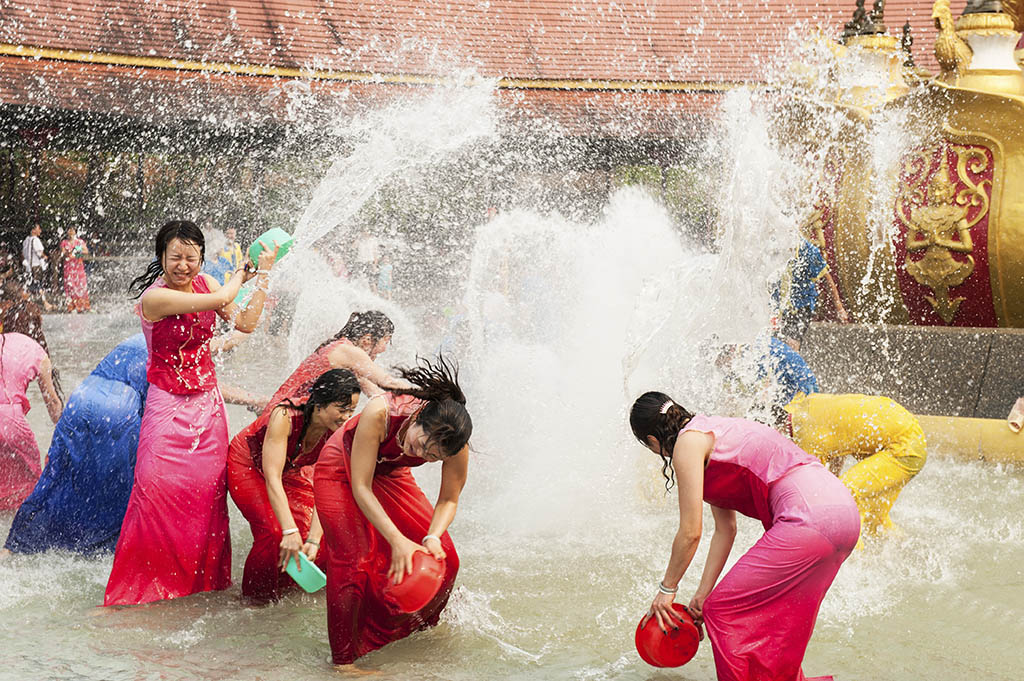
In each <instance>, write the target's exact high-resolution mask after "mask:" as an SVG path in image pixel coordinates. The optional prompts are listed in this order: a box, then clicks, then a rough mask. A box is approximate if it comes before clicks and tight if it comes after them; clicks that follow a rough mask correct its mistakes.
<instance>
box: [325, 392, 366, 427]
mask: <svg viewBox="0 0 1024 681" xmlns="http://www.w3.org/2000/svg"><path fill="white" fill-rule="evenodd" d="M357 404H359V393H354V394H353V395H352V397H351V399H349V401H348V402H347V403H346V402H331V403H330V404H328V405H326V406H323V407H318V408H317V415H318V416H319V417H320V423H321V424H322V425H324V426H326V428H327V430H329V431H331V432H332V433H333V432H334V431H336V430H337V429H338V428H341V427H342V426H343V425H345V421H348V420H349V419H350V418H352V414H354V413H355V411H356V405H357Z"/></svg>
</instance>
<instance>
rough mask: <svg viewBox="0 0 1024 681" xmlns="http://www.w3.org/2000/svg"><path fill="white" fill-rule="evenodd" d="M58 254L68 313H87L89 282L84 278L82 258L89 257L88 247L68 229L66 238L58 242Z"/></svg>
mask: <svg viewBox="0 0 1024 681" xmlns="http://www.w3.org/2000/svg"><path fill="white" fill-rule="evenodd" d="M60 252H61V256H62V257H63V258H64V297H65V298H66V299H67V302H68V312H88V311H89V282H88V280H87V279H86V278H85V264H84V258H85V256H87V255H89V247H88V246H86V245H85V241H83V240H82V239H80V238H79V237H78V230H76V229H75V228H74V227H69V228H68V238H67V239H64V240H63V241H61V242H60Z"/></svg>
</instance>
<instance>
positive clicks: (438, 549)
mask: <svg viewBox="0 0 1024 681" xmlns="http://www.w3.org/2000/svg"><path fill="white" fill-rule="evenodd" d="M423 548H425V549H426V550H427V551H428V552H429V553H430V555H432V556H433V557H434V558H436V559H438V560H444V559H445V558H447V557H448V554H447V553H445V552H444V548H443V547H442V546H441V540H440V539H438V538H437V537H434V536H432V535H428V536H426V537H424V538H423Z"/></svg>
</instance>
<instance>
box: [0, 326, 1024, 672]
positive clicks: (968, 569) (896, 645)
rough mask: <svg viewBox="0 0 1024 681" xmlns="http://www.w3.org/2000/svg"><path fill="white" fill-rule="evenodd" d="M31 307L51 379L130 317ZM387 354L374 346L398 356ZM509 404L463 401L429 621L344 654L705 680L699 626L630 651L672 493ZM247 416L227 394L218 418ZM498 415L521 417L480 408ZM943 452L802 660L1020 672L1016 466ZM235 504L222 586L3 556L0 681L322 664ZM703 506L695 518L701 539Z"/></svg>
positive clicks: (688, 587) (645, 472)
mask: <svg viewBox="0 0 1024 681" xmlns="http://www.w3.org/2000/svg"><path fill="white" fill-rule="evenodd" d="M45 319H46V332H47V336H48V340H49V342H50V345H51V347H52V353H53V357H54V361H55V363H56V365H57V366H58V367H60V369H61V370H62V372H63V380H64V386H65V390H66V391H68V392H70V390H71V389H72V388H73V387H74V386H75V385H76V384H77V383H78V382H79V381H80V380H81V379H82V378H83V377H84V376H85V375H86V374H87V373H88V371H89V370H90V369H91V368H92V367H93V366H94V365H95V363H96V362H97V361H98V360H99V359H100V358H101V357H102V356H103V355H104V354H105V353H106V352H107V351H109V349H110V348H111V347H112V346H113V344H114V343H115V342H117V340H119V339H121V338H123V337H126V336H128V335H130V334H132V333H134V332H135V331H136V329H137V326H136V322H135V321H134V320H133V319H132V318H131V317H130V316H129V315H128V314H127V313H126V312H124V311H123V310H122V311H119V312H111V313H105V314H91V315H78V316H67V315H49V316H47V317H46V318H45ZM283 343H284V341H283V339H275V338H273V337H269V336H265V335H263V333H262V332H260V333H258V334H257V335H256V337H255V338H253V339H252V341H250V342H249V344H248V345H247V346H242V347H241V348H239V349H238V350H237V351H235V353H234V354H233V355H232V356H229V357H227V358H226V359H225V360H224V362H223V365H222V367H221V377H222V380H223V381H230V382H233V383H236V384H240V385H243V386H244V387H246V388H250V389H253V390H258V391H264V392H269V391H270V390H271V389H272V388H273V387H276V385H277V383H278V382H279V381H280V379H281V378H283V376H284V373H285V369H286V367H285V366H284V365H283V363H282V362H280V361H277V360H275V359H273V353H271V352H268V349H271V350H275V349H276V350H279V351H280V350H281V347H282V344H283ZM282 352H283V351H282ZM390 354H392V353H388V355H390ZM388 355H385V356H384V360H385V363H390V362H389V361H388V360H389V359H391V360H393V359H394V358H390V357H388ZM403 359H404V358H403ZM30 398H31V400H32V403H33V405H34V408H33V410H32V412H31V413H30V415H29V416H30V421H31V423H32V425H33V427H34V428H35V430H36V433H37V435H38V439H39V442H40V445H41V449H43V450H44V451H45V447H46V445H47V444H48V443H49V437H50V433H51V432H52V425H51V424H49V423H48V421H47V419H46V415H45V409H44V408H43V405H42V403H41V400H40V399H39V395H38V391H37V390H35V388H33V389H31V390H30ZM480 402H481V403H482V404H483V405H484V406H483V407H481V408H486V405H487V404H490V403H488V402H487V401H486V400H480ZM607 406H608V409H609V410H610V411H611V412H614V411H615V410H618V411H620V412H621V411H623V409H624V408H623V406H622V405H620V404H614V405H607ZM527 412H529V405H528V404H527V405H525V406H524V408H522V409H517V410H509V411H507V412H504V413H487V414H479V412H477V413H475V414H474V416H475V418H478V431H477V437H476V438H475V440H476V451H475V452H474V454H473V460H472V464H471V466H472V471H471V477H470V482H469V485H468V486H467V488H466V491H465V493H464V496H463V499H462V502H461V505H460V511H459V516H458V518H457V520H456V523H455V524H454V525H453V526H452V529H451V533H452V536H453V539H454V541H455V543H456V546H457V547H458V550H459V554H460V556H461V559H462V569H461V571H460V573H459V576H458V580H457V582H456V589H455V593H454V594H453V597H452V599H451V602H450V604H449V606H448V608H447V609H446V610H445V612H444V615H443V618H442V621H441V624H440V625H439V626H437V627H435V628H433V629H431V630H429V631H423V632H419V633H417V634H414V635H413V636H410V637H409V638H407V639H405V640H403V641H399V642H397V643H394V644H391V645H389V646H387V647H385V648H384V649H382V650H380V651H378V652H375V653H373V654H371V655H368V656H366V657H365V658H363V659H362V665H363V666H364V667H365V668H367V669H370V670H375V671H377V672H379V675H378V676H377V677H376V678H382V679H437V680H441V679H444V680H463V679H465V680H467V681H468V680H476V679H483V678H494V679H578V680H580V681H599V680H601V681H603V680H609V681H611V680H622V681H626V680H642V679H652V680H653V679H683V680H691V681H705V680H707V681H710V680H711V679H714V678H715V674H714V665H713V661H712V656H711V650H710V647H709V646H708V645H707V644H706V643H705V644H703V645H702V647H701V650H700V652H699V653H698V655H697V657H696V658H695V659H694V660H693V661H692V662H691V663H690V664H688V665H686V666H685V667H683V668H681V669H678V670H657V669H654V668H652V667H649V666H647V665H646V664H644V663H643V662H642V661H641V660H640V658H639V656H638V655H637V653H636V652H635V650H634V648H633V632H634V629H635V627H636V624H637V621H638V620H639V618H640V616H641V615H642V614H643V612H644V611H645V610H646V608H647V607H648V605H649V603H650V600H651V598H652V597H653V594H654V585H656V584H657V580H658V579H659V578H660V576H661V574H662V572H663V570H664V565H665V561H666V560H667V558H668V551H669V547H670V544H671V540H672V536H673V534H674V532H675V530H676V525H675V523H676V517H677V515H676V513H677V511H676V501H675V498H674V496H666V495H665V494H664V492H663V490H662V487H661V482H660V476H659V473H658V467H657V464H656V461H654V460H652V459H653V457H652V456H651V455H650V454H649V453H646V452H645V451H644V450H642V449H640V448H639V447H637V446H636V445H635V443H633V442H631V441H630V438H629V436H628V432H627V428H626V425H625V422H624V420H623V421H621V422H617V423H612V424H610V425H609V427H608V429H607V433H601V434H599V435H600V437H598V438H597V440H596V441H597V442H598V444H597V445H596V446H595V445H592V444H589V442H588V444H587V445H586V446H587V451H574V450H575V449H578V448H579V447H581V446H583V445H581V444H574V441H575V440H574V438H571V437H565V436H564V434H561V433H558V432H549V433H546V435H545V437H539V438H538V437H530V436H529V434H528V433H525V432H524V433H523V436H522V437H518V438H517V437H513V436H512V434H513V433H516V432H521V431H523V429H529V428H531V427H532V425H533V424H532V423H531V421H530V420H529V419H528V418H527V415H528V414H527ZM477 414H479V417H477ZM250 418H252V416H251V414H249V413H248V412H247V411H245V410H243V409H241V408H238V407H234V406H232V407H229V421H230V429H231V432H232V434H233V433H235V432H237V431H239V430H240V429H241V428H242V427H244V426H245V425H246V424H247V423H248V422H249V419H250ZM513 421H514V422H517V423H518V430H517V428H516V427H511V426H510V427H508V428H500V427H497V426H495V425H492V424H496V423H504V422H513ZM566 432H568V429H567V431H566ZM545 443H546V444H545ZM525 448H529V450H530V451H525ZM946 454H948V453H943V452H931V453H930V458H929V461H928V464H927V465H926V466H925V468H924V470H923V471H922V473H921V474H920V475H919V476H918V477H917V478H916V479H915V480H914V481H913V482H912V483H911V484H910V485H909V486H908V487H907V489H906V490H905V492H904V493H903V494H902V495H901V497H900V499H899V501H898V503H897V504H896V507H895V509H894V511H893V518H894V520H895V521H896V523H897V524H898V525H899V526H900V528H901V533H900V535H899V536H898V537H893V538H890V539H888V540H886V541H883V542H881V543H880V544H878V545H876V546H871V547H869V548H868V549H866V550H864V551H858V552H856V553H855V554H854V555H853V556H852V557H851V558H850V559H849V560H848V561H847V562H846V564H845V565H844V566H843V568H842V570H841V571H840V573H839V576H838V578H837V580H836V582H835V584H834V585H833V587H832V589H831V590H830V592H829V594H828V597H827V598H826V599H825V602H824V604H823V606H822V610H821V614H820V617H819V620H818V625H817V628H816V630H815V634H814V637H813V639H812V640H811V643H810V647H809V650H808V653H807V657H806V661H805V664H804V670H805V672H807V673H808V674H811V675H818V674H826V673H830V674H834V675H836V678H837V679H842V680H844V681H845V680H848V681H854V680H857V681H860V680H867V679H878V680H883V679H884V680H885V681H904V680H905V681H919V680H920V679H943V680H956V679H964V680H967V679H970V680H972V681H973V680H976V679H985V680H986V681H1004V680H1005V681H1010V680H1016V679H1019V678H1020V677H1021V669H1022V667H1024V651H1022V649H1021V646H1020V642H1021V641H1024V574H1022V570H1024V567H1022V566H1024V475H1022V473H1021V471H1020V470H1016V469H1013V468H1006V467H997V466H992V465H984V464H979V463H965V462H960V461H957V460H955V459H953V458H948V457H947V456H946ZM559 461H569V462H571V465H570V466H568V467H566V466H565V465H562V464H560V463H559ZM424 468H425V469H427V470H422V469H421V470H420V471H418V472H417V476H418V479H419V480H420V482H421V484H422V485H423V487H424V489H425V490H426V491H427V494H428V496H430V497H432V496H434V495H435V494H436V489H437V471H435V470H431V469H430V467H424ZM544 470H550V471H552V473H551V474H550V475H547V476H544V475H543V474H542V473H541V472H542V471H544ZM231 521H232V542H233V575H234V579H235V585H234V586H232V587H231V588H230V589H228V590H227V591H224V592H219V593H209V594H199V595H195V596H191V597H188V598H183V599H179V600H175V601H167V602H161V603H156V604H152V605H147V606H141V607H133V608H121V609H104V608H101V607H99V605H100V603H101V602H102V597H103V590H104V586H105V583H106V579H107V576H108V574H109V571H110V566H111V561H112V558H111V557H110V556H105V557H100V558H81V557H76V556H71V555H65V554H60V553H48V554H43V555H36V556H18V557H15V558H13V559H11V560H9V561H7V562H5V563H2V564H0V631H2V637H0V639H2V642H3V643H2V650H3V655H2V659H3V664H2V666H0V679H12V680H14V679H19V680H20V679H61V680H64V679H66V680H69V681H70V680H72V679H74V680H76V681H82V680H87V679H88V680H93V679H95V680H105V681H117V680H121V679H124V680H133V681H134V680H138V679H145V680H149V679H154V680H155V679H160V680H167V681H175V680H179V679H180V680H186V679H188V680H206V679H209V680H221V679H246V680H259V679H267V680H270V679H273V680H275V681H276V680H279V679H288V678H294V679H299V678H301V679H334V678H337V675H336V674H335V673H334V672H333V670H332V668H331V666H330V664H329V647H328V644H327V639H326V614H325V606H324V599H323V595H322V594H315V595H307V594H293V595H290V596H288V597H287V598H285V599H284V600H283V601H282V602H280V603H278V604H276V605H272V606H268V607H262V608H256V607H250V606H248V605H246V604H244V603H243V602H242V601H241V598H240V592H239V588H240V587H239V583H240V580H241V568H242V564H243V561H244V557H245V555H246V552H247V551H248V548H249V544H250V541H251V538H250V536H249V532H248V527H247V525H246V524H245V522H244V520H243V519H242V517H241V515H240V514H239V513H238V512H237V510H236V509H235V508H234V507H233V506H232V507H231ZM10 522H11V515H10V514H4V515H0V533H3V534H4V535H6V532H7V529H8V528H9V526H10ZM710 524H711V519H710V515H708V517H707V518H706V522H705V528H706V529H705V533H706V535H709V534H710V529H708V528H709V527H710ZM760 532H761V530H760V525H759V524H758V523H756V522H754V521H749V520H745V519H741V520H740V533H739V537H738V538H737V542H736V547H735V549H734V552H733V559H735V558H736V557H738V556H739V555H740V554H741V552H742V550H743V549H744V548H746V547H747V546H749V545H750V544H752V543H753V542H754V541H755V540H756V539H757V538H758V537H759V536H760ZM706 548H707V542H704V543H703V544H702V547H701V550H700V552H699V553H698V555H697V557H696V558H695V559H694V569H692V570H690V572H689V573H688V574H687V576H686V577H685V579H684V580H683V582H682V584H681V588H680V592H681V594H686V596H685V598H688V596H689V594H690V593H692V590H693V589H694V588H695V587H696V583H697V579H698V577H699V570H698V569H697V567H698V566H700V565H702V564H703V560H704V555H705V551H706Z"/></svg>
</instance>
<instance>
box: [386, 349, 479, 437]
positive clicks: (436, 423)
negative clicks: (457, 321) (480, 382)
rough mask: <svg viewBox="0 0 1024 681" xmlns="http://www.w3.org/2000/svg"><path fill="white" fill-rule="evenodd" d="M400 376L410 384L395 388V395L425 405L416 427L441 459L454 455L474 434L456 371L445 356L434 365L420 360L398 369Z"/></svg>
mask: <svg viewBox="0 0 1024 681" xmlns="http://www.w3.org/2000/svg"><path fill="white" fill-rule="evenodd" d="M398 371H399V374H400V375H401V376H402V378H404V379H405V380H407V381H409V382H410V383H412V384H413V386H414V387H412V388H398V389H395V390H392V391H391V392H392V393H394V394H396V395H412V396H413V397H418V398H419V399H421V400H424V401H425V402H426V404H425V405H423V408H422V409H421V410H420V412H419V415H418V416H417V417H416V423H417V424H419V426H420V427H421V428H423V430H424V432H425V433H426V434H427V442H428V443H433V444H436V445H437V446H438V447H439V448H440V449H441V453H442V455H443V456H445V457H448V456H453V455H455V454H457V453H458V452H459V451H460V450H461V449H462V448H463V447H465V446H466V444H467V443H468V442H469V438H470V436H471V435H472V434H473V420H472V419H471V418H470V417H469V412H468V411H466V395H465V393H463V392H462V388H461V387H460V386H459V369H458V367H457V366H456V365H455V364H454V363H452V362H451V361H449V360H447V359H445V357H444V356H442V355H438V358H437V362H433V363H432V362H430V360H427V359H423V358H420V359H419V365H418V366H416V367H412V368H405V367H400V368H399V369H398Z"/></svg>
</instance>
